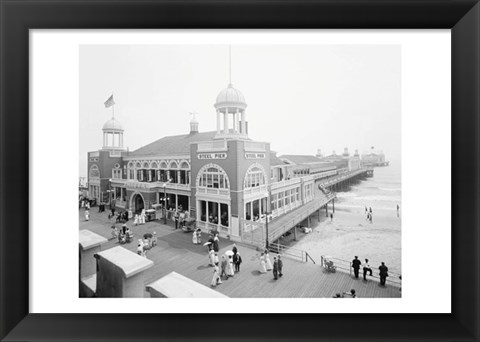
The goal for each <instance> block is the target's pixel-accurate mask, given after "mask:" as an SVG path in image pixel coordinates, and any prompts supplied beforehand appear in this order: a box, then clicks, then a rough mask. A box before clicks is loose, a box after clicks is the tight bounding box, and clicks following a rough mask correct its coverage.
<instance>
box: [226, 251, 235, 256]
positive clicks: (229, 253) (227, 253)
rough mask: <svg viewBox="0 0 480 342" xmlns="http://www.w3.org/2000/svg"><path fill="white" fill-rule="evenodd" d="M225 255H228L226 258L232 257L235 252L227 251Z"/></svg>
mask: <svg viewBox="0 0 480 342" xmlns="http://www.w3.org/2000/svg"><path fill="white" fill-rule="evenodd" d="M225 255H226V256H232V255H233V251H226V252H225Z"/></svg>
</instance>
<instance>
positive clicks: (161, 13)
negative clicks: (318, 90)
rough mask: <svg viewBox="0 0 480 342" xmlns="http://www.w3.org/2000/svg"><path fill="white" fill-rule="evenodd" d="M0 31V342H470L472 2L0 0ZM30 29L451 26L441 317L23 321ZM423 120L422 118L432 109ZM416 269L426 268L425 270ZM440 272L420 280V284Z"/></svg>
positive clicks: (473, 278) (474, 248) (477, 73)
mask: <svg viewBox="0 0 480 342" xmlns="http://www.w3.org/2000/svg"><path fill="white" fill-rule="evenodd" d="M0 25H1V38H0V39H1V40H0V43H1V45H0V54H1V64H0V67H1V70H0V82H1V83H0V90H1V92H0V96H1V97H0V104H1V106H0V111H1V115H0V130H1V131H0V165H1V167H0V171H1V173H0V241H1V248H0V258H1V259H0V261H1V265H0V267H1V268H0V272H1V274H0V281H1V282H0V338H1V339H2V341H40V340H48V341H50V340H51V341H54V340H65V341H71V340H75V341H100V340H102V341H103V340H105V341H106V340H112V341H114V340H116V341H120V340H129V341H134V340H144V341H146V340H165V341H166V340H173V341H189V340H208V341H219V340H221V341H223V340H236V341H243V340H245V341H254V340H256V341H271V340H275V341H283V340H292V341H303V340H305V341H306V340H332V339H337V340H343V341H347V340H352V341H355V340H364V341H368V340H370V341H373V340H385V341H388V340H411V341H414V340H418V341H419V340H422V341H424V340H438V341H446V340H451V341H453V340H455V341H460V340H461V341H478V340H479V328H478V326H479V325H480V322H479V293H480V288H479V269H480V265H479V252H478V249H479V247H480V244H479V237H480V234H479V230H478V225H479V222H480V220H479V210H478V208H479V207H478V204H479V203H478V194H479V186H480V182H479V177H478V176H479V136H478V129H479V106H480V103H479V94H480V86H479V83H480V70H479V65H480V64H479V54H480V50H479V48H480V39H479V38H480V37H479V35H480V31H479V29H480V5H479V4H478V2H477V1H471V0H466V1H462V0H459V1H454V0H451V1H446V0H431V1H429V0H423V1H420V0H416V1H411V0H408V1H398V0H382V1H378V0H377V1H374V0H357V1H352V0H346V1H345V0H263V1H255V0H243V1H240V0H232V1H218V0H197V1H194V0H177V1H172V0H163V1H130V0H125V1H121V0H118V1H108V0H107V1H89V0H75V1H69V0H64V1H55V0H54V1H51V0H50V1H46V0H38V1H24V0H15V1H13V0H0ZM37 28H39V29H154V28H197V29H198V28H247V29H253V28H266V29H278V28H288V29H293V28H295V29H308V28H335V29H336V28H349V29H370V28H374V29H378V28H387V29H451V33H452V36H451V38H452V56H451V57H452V132H451V133H452V213H453V215H452V216H453V218H454V219H453V222H452V265H454V267H453V268H452V313H451V314H369V315H358V314H357V315H354V314H336V315H328V314H322V315H313V314H305V315H293V314H276V315H275V314H268V315H255V314H248V315H247V314H243V315H226V314H223V315H219V314H213V315H206V314H203V315H186V314H163V315H154V314H117V315H113V314H108V315H107V314H105V315H102V314H30V313H29V250H28V246H29V217H28V215H25V206H26V205H27V204H28V199H29V191H30V190H29V147H30V145H29V144H30V140H29V29H37ZM429 115H431V116H432V123H434V120H435V114H434V113H431V114H429ZM45 224H46V222H45ZM41 225H42V223H40V224H39V226H41ZM45 229H47V227H45ZM433 240H434V237H432V241H433ZM428 243H430V242H428ZM428 243H426V248H428ZM424 267H425V268H426V270H427V271H428V265H424ZM441 277H442V275H441V274H432V286H435V282H436V281H441ZM424 295H425V296H428V295H429V294H428V293H425V294H424ZM120 327H134V328H131V329H123V328H120Z"/></svg>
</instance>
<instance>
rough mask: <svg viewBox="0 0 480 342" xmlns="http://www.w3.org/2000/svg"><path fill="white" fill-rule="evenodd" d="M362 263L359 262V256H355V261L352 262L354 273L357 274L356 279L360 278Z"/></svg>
mask: <svg viewBox="0 0 480 342" xmlns="http://www.w3.org/2000/svg"><path fill="white" fill-rule="evenodd" d="M361 264H362V263H361V262H360V260H358V256H356V255H355V259H353V260H352V267H353V273H355V278H358V271H359V270H360V265H361Z"/></svg>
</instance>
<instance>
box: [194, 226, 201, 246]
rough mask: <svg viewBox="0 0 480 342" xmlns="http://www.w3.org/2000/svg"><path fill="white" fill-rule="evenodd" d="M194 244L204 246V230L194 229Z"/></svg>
mask: <svg viewBox="0 0 480 342" xmlns="http://www.w3.org/2000/svg"><path fill="white" fill-rule="evenodd" d="M192 242H193V244H194V245H201V244H202V230H201V229H200V228H198V229H194V230H193V232H192Z"/></svg>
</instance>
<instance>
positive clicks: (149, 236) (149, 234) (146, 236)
mask: <svg viewBox="0 0 480 342" xmlns="http://www.w3.org/2000/svg"><path fill="white" fill-rule="evenodd" d="M152 237H153V235H152V234H151V233H145V234H143V238H144V239H151V238H152Z"/></svg>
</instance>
